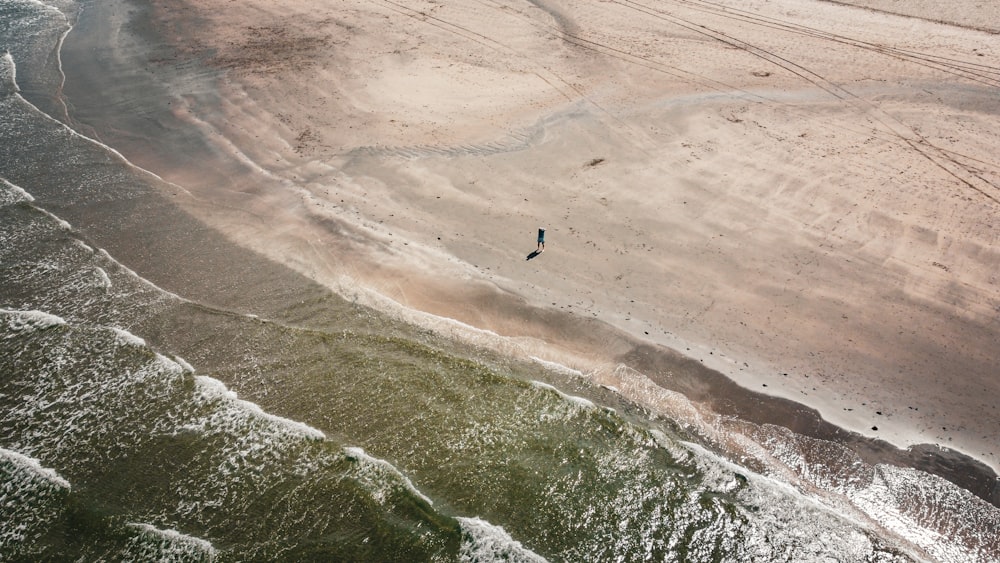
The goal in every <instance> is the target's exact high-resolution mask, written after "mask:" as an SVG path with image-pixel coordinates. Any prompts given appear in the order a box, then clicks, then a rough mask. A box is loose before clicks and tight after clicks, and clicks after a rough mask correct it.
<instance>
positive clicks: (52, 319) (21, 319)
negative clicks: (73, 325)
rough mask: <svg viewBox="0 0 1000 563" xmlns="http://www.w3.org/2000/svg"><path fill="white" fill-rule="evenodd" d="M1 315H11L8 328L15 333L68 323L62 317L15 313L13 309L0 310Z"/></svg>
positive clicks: (39, 312)
mask: <svg viewBox="0 0 1000 563" xmlns="http://www.w3.org/2000/svg"><path fill="white" fill-rule="evenodd" d="M0 315H9V317H8V321H7V322H8V326H9V327H10V329H11V330H13V331H14V332H21V331H26V330H27V331H31V330H43V329H46V328H49V327H53V326H60V325H65V324H66V321H65V320H63V319H62V317H58V316H56V315H52V314H49V313H45V312H43V311H14V310H11V309H0Z"/></svg>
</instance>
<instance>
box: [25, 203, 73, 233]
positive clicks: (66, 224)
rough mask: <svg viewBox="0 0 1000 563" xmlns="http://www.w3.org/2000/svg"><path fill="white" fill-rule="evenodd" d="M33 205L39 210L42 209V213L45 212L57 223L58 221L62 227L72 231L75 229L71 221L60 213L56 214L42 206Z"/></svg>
mask: <svg viewBox="0 0 1000 563" xmlns="http://www.w3.org/2000/svg"><path fill="white" fill-rule="evenodd" d="M32 207H33V208H35V209H37V210H39V211H41V212H42V213H44V214H45V215H46V216H48V217H49V218H50V219H52V220H53V221H55V222H56V223H58V224H59V226H60V227H62V228H63V229H66V230H67V231H72V230H73V225H70V224H69V221H67V220H65V219H62V218H60V217H59V216H58V215H56V214H55V213H52V212H51V211H49V210H48V209H45V208H42V207H38V206H37V205H32Z"/></svg>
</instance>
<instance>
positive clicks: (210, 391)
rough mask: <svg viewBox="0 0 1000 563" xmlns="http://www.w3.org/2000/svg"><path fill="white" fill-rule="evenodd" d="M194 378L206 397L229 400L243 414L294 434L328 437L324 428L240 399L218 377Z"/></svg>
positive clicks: (204, 376)
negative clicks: (320, 428)
mask: <svg viewBox="0 0 1000 563" xmlns="http://www.w3.org/2000/svg"><path fill="white" fill-rule="evenodd" d="M194 379H195V382H196V384H197V386H198V391H199V392H200V393H201V395H202V396H203V397H204V398H206V399H209V400H211V399H221V400H224V401H229V402H231V403H232V405H233V406H234V407H236V408H237V409H238V410H239V411H240V412H242V413H243V414H245V415H248V416H253V417H255V418H258V419H261V420H264V421H267V422H270V423H273V424H275V425H276V426H278V427H280V428H283V429H285V430H287V431H290V432H291V433H293V434H297V435H300V436H302V437H305V438H310V439H314V440H325V439H326V434H324V433H323V431H322V430H319V429H317V428H313V427H312V426H309V425H308V424H305V423H303V422H298V421H296V420H291V419H289V418H285V417H282V416H278V415H276V414H271V413H269V412H266V411H264V409H262V408H260V406H259V405H257V404H256V403H252V402H250V401H244V400H243V399H240V398H239V397H237V395H236V392H235V391H232V390H230V389H229V388H228V387H226V384H225V383H223V382H221V381H219V380H218V379H215V378H213V377H208V376H206V375H196V376H195V377H194Z"/></svg>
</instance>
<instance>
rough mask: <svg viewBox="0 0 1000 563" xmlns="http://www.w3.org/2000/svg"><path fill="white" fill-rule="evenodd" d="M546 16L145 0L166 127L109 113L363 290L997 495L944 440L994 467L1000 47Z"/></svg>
mask: <svg viewBox="0 0 1000 563" xmlns="http://www.w3.org/2000/svg"><path fill="white" fill-rule="evenodd" d="M960 4H961V5H962V6H964V8H965V10H966V11H965V12H963V14H964V16H965V17H974V16H970V14H972V13H973V10H974V9H976V6H975V5H974V3H971V2H970V3H960ZM539 6H543V7H544V9H542V8H539V7H536V6H535V5H530V4H528V3H525V4H523V5H522V4H514V5H506V4H505V5H501V4H493V3H490V2H486V3H479V4H472V3H468V4H465V3H463V4H458V5H449V6H445V5H441V4H437V3H433V2H429V3H426V4H424V3H421V4H419V5H405V6H404V5H402V4H394V3H368V2H347V3H344V4H343V5H338V7H337V8H336V9H334V8H332V7H322V8H317V7H316V6H314V5H313V4H311V3H309V2H304V1H296V0H286V1H283V2H279V3H257V2H245V3H240V4H239V5H233V4H230V3H226V2H215V1H214V0H211V1H209V2H199V3H197V4H185V3H182V2H173V1H170V2H157V3H154V7H153V8H152V10H153V11H152V13H150V17H151V18H152V21H155V22H157V23H156V24H155V25H154V26H153V27H152V28H151V29H147V30H141V29H139V30H135V29H133V30H132V31H138V32H139V35H140V36H143V37H147V38H157V39H158V40H155V41H151V42H150V45H153V51H151V52H150V53H149V64H148V65H147V67H146V68H145V69H144V71H145V72H146V73H148V75H149V76H148V77H147V79H150V80H154V81H155V77H161V79H162V80H163V82H164V83H165V84H172V86H171V87H164V88H163V89H162V91H159V92H158V93H156V95H157V96H159V99H157V100H153V101H151V102H150V106H151V107H158V108H160V110H161V111H162V115H160V116H156V115H143V116H142V118H140V119H139V122H133V123H127V122H124V121H123V122H117V123H116V122H115V121H114V120H113V119H111V120H108V119H106V118H104V117H102V118H101V119H100V120H98V119H95V120H94V121H93V123H92V125H94V126H95V127H96V129H95V131H94V133H95V134H96V135H98V136H100V137H101V138H102V139H105V140H106V141H107V142H109V144H112V145H114V146H116V147H119V148H120V149H121V150H122V152H123V153H126V154H127V156H129V158H130V159H131V160H133V161H135V162H137V163H139V164H141V165H142V166H144V167H146V168H149V169H151V170H153V171H155V172H156V173H158V174H160V175H161V176H163V177H164V178H165V179H167V180H168V181H170V182H173V183H174V184H175V185H176V188H177V189H175V190H171V193H170V196H171V197H172V198H174V199H175V201H177V202H178V203H179V204H180V205H181V206H182V207H183V208H184V209H186V210H188V211H189V212H191V213H192V214H194V215H195V216H196V217H198V218H200V219H201V220H203V221H205V222H206V223H208V224H209V225H211V226H212V227H213V228H216V229H218V230H220V231H221V232H222V233H224V234H225V235H226V236H227V237H228V238H229V239H230V240H233V241H236V242H238V243H239V244H241V245H243V246H245V247H247V248H249V249H252V250H255V251H257V252H259V253H261V254H263V255H265V256H268V257H270V258H272V259H274V260H276V261H278V262H280V263H282V264H284V265H286V266H289V267H291V268H293V269H294V270H296V271H298V272H300V273H302V274H305V275H306V276H308V277H309V278H311V279H312V280H315V281H317V282H319V283H321V284H323V285H325V286H327V287H330V288H333V289H334V290H336V291H338V292H339V293H341V294H342V295H345V296H347V297H349V298H351V299H355V300H358V301H359V302H361V303H363V304H367V305H372V306H375V307H378V308H381V309H382V310H384V311H386V312H389V313H390V314H393V315H396V316H399V317H401V318H404V319H406V320H410V321H414V322H418V323H420V324H423V325H425V326H428V327H431V328H432V329H433V330H436V331H439V332H441V333H444V334H450V335H454V336H457V337H459V338H464V339H467V340H471V341H473V342H477V343H480V344H483V345H486V346H491V347H494V348H497V349H500V350H502V351H505V352H508V353H513V354H515V355H518V356H521V357H537V358H541V359H544V360H547V361H553V362H557V363H561V364H563V365H566V366H569V367H571V368H573V369H577V370H580V371H581V372H583V373H585V374H587V376H588V377H590V378H591V379H593V380H594V381H595V382H597V383H600V384H602V385H606V386H609V387H613V388H615V389H618V390H619V391H620V392H621V393H622V394H623V395H624V396H625V397H626V398H628V399H629V400H632V401H635V402H637V403H639V404H640V405H644V406H648V407H650V408H654V409H657V410H661V411H663V412H664V413H665V414H667V415H668V416H672V417H675V418H677V419H678V420H680V421H681V423H682V424H687V423H690V424H692V425H694V426H698V425H702V429H701V431H702V432H709V433H710V432H711V430H706V429H705V427H707V428H710V429H712V428H714V429H716V430H717V431H718V433H717V436H724V435H725V433H726V432H727V431H731V430H733V429H734V428H735V427H737V426H739V420H745V421H750V422H754V423H758V424H762V423H769V424H777V425H781V426H785V427H788V428H791V429H793V430H795V431H796V432H800V433H803V434H805V435H812V436H816V437H822V438H831V437H832V438H835V439H837V440H838V441H841V442H844V443H847V444H851V445H852V447H853V448H854V449H855V451H858V452H860V454H859V455H862V456H863V457H864V456H866V455H870V456H873V458H875V459H887V460H890V461H894V462H898V463H902V464H906V465H914V466H918V467H919V466H920V464H921V463H925V464H930V465H933V464H938V465H939V466H940V467H938V468H937V469H936V470H933V468H932V471H933V472H935V473H938V474H944V475H948V476H949V478H950V479H951V480H953V481H956V482H960V481H962V479H965V480H966V481H967V482H965V483H962V484H963V485H964V486H966V487H967V488H969V489H970V490H973V491H974V492H976V494H978V495H979V496H981V497H983V498H987V499H991V501H992V502H993V503H994V504H998V502H1000V501H998V498H997V497H998V495H1000V492H998V488H997V485H996V481H995V478H993V477H991V476H990V473H989V471H987V470H986V469H985V467H984V466H977V465H976V464H975V463H974V462H971V461H970V460H968V459H964V458H962V457H961V456H954V455H952V453H950V452H949V451H946V450H939V449H938V446H942V447H945V448H950V449H953V450H955V451H957V452H962V453H965V454H967V455H968V456H971V457H972V458H974V459H975V460H979V461H980V462H982V463H984V464H986V465H988V466H992V467H993V468H996V467H997V466H998V465H1000V461H998V460H1000V450H998V449H997V445H996V442H995V439H994V437H995V436H996V435H998V433H1000V411H998V410H997V407H996V401H995V397H997V396H998V394H1000V378H997V377H996V376H997V368H996V362H995V360H996V352H995V343H996V342H998V341H1000V322H998V320H997V319H998V314H997V313H998V312H1000V283H998V281H1000V280H998V277H997V276H998V274H997V271H998V268H997V267H998V265H1000V244H998V237H1000V233H998V232H997V229H996V227H995V225H994V223H995V220H994V218H995V217H996V216H997V212H998V211H1000V209H998V208H1000V188H998V187H997V186H998V185H1000V165H998V163H997V161H996V158H995V148H996V147H997V146H1000V142H998V141H1000V138H998V135H1000V134H998V133H997V131H1000V128H998V127H997V125H998V121H1000V116H998V112H997V106H996V104H995V101H994V100H995V92H996V89H997V88H998V86H1000V71H998V70H997V69H998V67H1000V40H998V39H997V36H996V35H992V34H989V33H985V32H983V31H979V30H975V29H969V28H966V27H958V26H953V25H941V24H937V23H932V22H929V21H925V20H922V19H918V18H914V17H906V18H901V17H898V16H894V15H889V14H884V13H879V12H875V11H871V10H864V9H857V8H852V7H848V6H843V5H835V4H826V3H816V2H803V1H794V0H787V1H783V2H777V3H775V2H770V3H766V4H761V5H755V6H753V10H754V11H742V10H748V8H747V7H744V6H742V5H740V6H736V5H735V4H734V5H733V6H732V7H731V8H729V9H722V8H721V7H720V5H718V4H712V5H708V4H671V5H668V6H665V7H652V6H645V5H635V4H619V3H601V4H596V5H595V4H590V3H580V4H577V3H573V2H564V3H563V2H561V3H544V4H539ZM912 6H913V7H914V8H915V9H916V8H919V5H917V4H913V5H912ZM956 9H957V8H956ZM978 9H980V10H987V12H984V13H981V14H980V18H979V19H983V20H986V21H996V17H997V14H996V13H990V12H989V11H988V10H994V11H995V9H993V8H990V7H986V8H982V7H979V8H978ZM991 18H992V19H991ZM929 19H934V18H929ZM125 21H127V19H126V18H125V17H124V14H122V17H120V18H118V19H115V18H108V19H106V20H105V23H104V24H102V25H107V26H109V27H114V26H115V25H117V24H121V25H124V22H125ZM116 22H117V24H116ZM123 56H124V55H123ZM129 56H134V54H131V55H129ZM81 64H84V63H82V62H81ZM91 64H93V63H91ZM194 66H200V67H205V68H208V69H211V70H212V72H209V73H203V74H197V73H195V74H190V73H187V72H186V71H187V70H189V69H190V68H192V67H194ZM134 71H135V69H130V68H129V67H128V65H127V64H126V65H125V67H124V69H123V70H119V71H118V72H121V73H122V78H126V76H125V74H126V73H128V72H134ZM68 72H72V70H70V71H68ZM150 77H152V78H150ZM176 77H184V80H185V81H186V82H184V83H177V82H176V80H175V79H176ZM132 78H133V79H134V78H135V77H134V76H133V77H132ZM70 84H73V82H72V81H71V82H70ZM77 84H79V82H77ZM68 94H69V95H70V98H71V99H73V92H68ZM112 97H113V93H112ZM106 99H107V98H106V97H105V100H106ZM122 99H128V96H127V95H126V94H125V93H123V94H122ZM77 100H78V102H79V109H80V110H81V111H80V119H81V121H83V122H84V123H86V122H87V121H88V120H87V115H88V114H87V111H86V103H85V99H84V97H81V96H77ZM102 111H105V112H106V111H107V110H106V109H104V110H102ZM120 113H121V115H123V116H126V115H130V114H129V113H128V112H126V111H122V112H120ZM131 115H132V117H129V118H127V119H136V117H135V116H134V114H131ZM122 119H123V120H126V118H125V117H122ZM143 120H144V121H143ZM178 124H179V125H178ZM202 138H207V139H208V142H207V143H204V144H202V141H200V139H202ZM165 149H166V150H165ZM542 225H544V226H546V227H547V229H548V230H547V233H548V246H547V249H546V252H545V253H544V254H542V255H540V256H537V257H535V258H533V259H532V260H525V258H526V256H527V255H528V254H529V253H530V252H531V251H532V250H534V247H535V242H534V233H535V229H536V228H537V227H538V226H542ZM161 276H163V277H169V274H168V272H161ZM151 277H153V278H154V279H155V278H156V275H155V273H153V274H151ZM161 281H162V280H161ZM167 282H168V284H167V285H169V280H167ZM173 283H175V284H182V283H183V281H182V280H173ZM400 305H401V306H402V307H400ZM448 319H454V320H457V321H459V323H460V324H459V323H455V322H452V321H449V320H448ZM623 366H624V367H627V368H629V369H620V368H621V367H623ZM635 374H639V375H635ZM634 377H639V378H641V379H642V381H644V382H646V383H652V384H653V387H652V388H651V387H648V386H644V385H636V384H635V379H634ZM651 389H652V390H651ZM656 389H663V390H667V391H678V392H681V393H683V394H684V395H685V396H686V397H687V399H689V400H690V402H691V403H688V402H686V401H683V400H681V401H676V402H671V401H665V400H664V398H663V395H660V394H658V392H657V391H656ZM692 403H693V404H692ZM731 415H735V416H736V418H737V420H736V421H735V422H734V421H732V420H730V418H731ZM820 417H822V418H820ZM705 420H711V422H710V423H705ZM840 429H845V430H847V431H849V432H845V431H843V430H840ZM862 437H868V438H872V440H865V439H862ZM881 440H885V441H887V442H888V443H891V444H894V445H896V446H900V447H906V446H909V445H912V444H927V445H929V446H928V447H922V448H919V449H917V450H914V451H911V452H909V453H906V452H900V451H897V450H894V449H893V448H891V447H888V446H887V445H886V443H885V442H881ZM866 452H867V453H866ZM928 452H937V453H938V455H932V456H929V457H928V456H927V455H926V454H927V453H928ZM880 456H881V457H880ZM921 460H925V461H921Z"/></svg>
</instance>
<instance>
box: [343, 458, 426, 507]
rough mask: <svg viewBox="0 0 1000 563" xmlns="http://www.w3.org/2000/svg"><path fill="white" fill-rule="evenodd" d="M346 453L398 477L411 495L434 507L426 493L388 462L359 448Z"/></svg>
mask: <svg viewBox="0 0 1000 563" xmlns="http://www.w3.org/2000/svg"><path fill="white" fill-rule="evenodd" d="M344 452H345V453H346V454H347V455H349V456H350V457H352V458H354V459H356V460H358V461H360V462H362V463H365V464H367V465H369V466H373V467H377V468H379V469H381V470H384V471H387V472H388V473H390V474H392V475H393V476H395V477H397V478H398V479H399V480H400V481H401V482H402V483H403V485H404V486H405V487H406V490H408V491H409V492H410V493H411V494H413V496H416V497H418V498H420V499H421V500H423V501H424V502H426V503H427V504H429V505H433V504H434V501H432V500H431V499H430V498H428V497H427V495H425V494H424V493H422V492H420V490H419V489H417V487H416V486H414V485H413V482H412V481H410V479H409V478H408V477H407V476H406V475H403V473H402V472H401V471H400V470H398V469H396V468H395V467H394V466H393V465H392V464H391V463H389V462H388V461H385V460H382V459H378V458H376V457H372V456H370V455H368V454H367V453H365V450H363V449H361V448H357V447H348V448H344Z"/></svg>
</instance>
